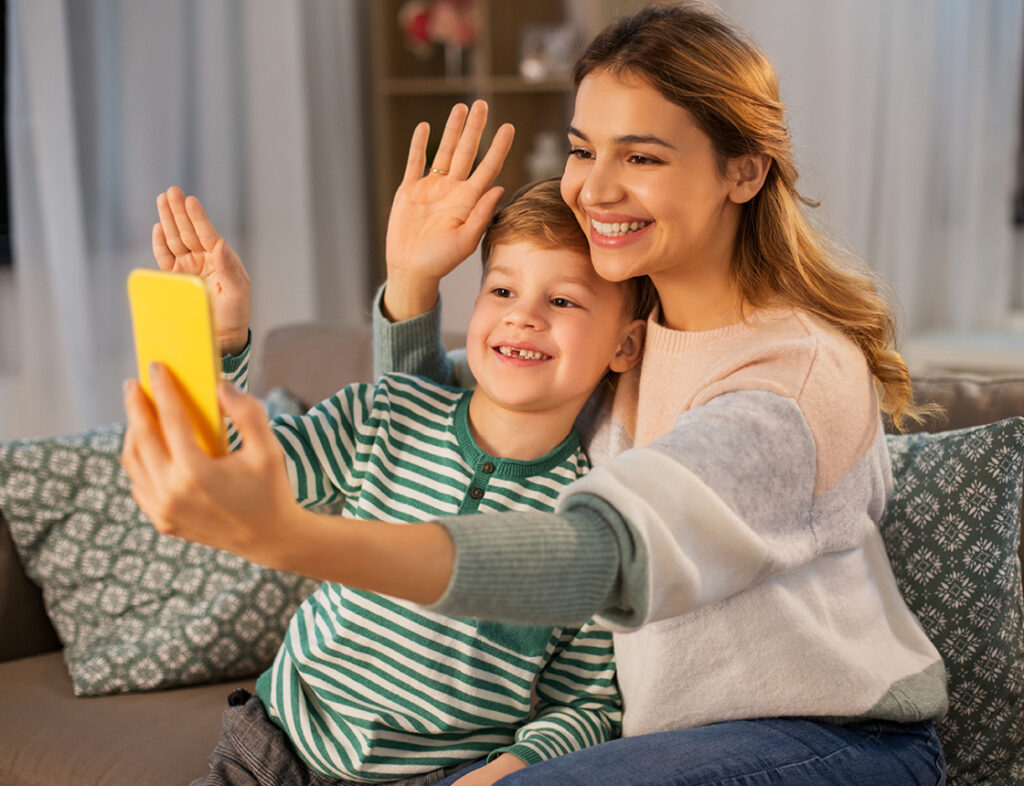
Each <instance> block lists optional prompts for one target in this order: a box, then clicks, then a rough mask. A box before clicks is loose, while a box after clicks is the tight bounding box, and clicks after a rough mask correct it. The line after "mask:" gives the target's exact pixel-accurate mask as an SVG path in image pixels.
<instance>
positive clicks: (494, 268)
mask: <svg viewBox="0 0 1024 786" xmlns="http://www.w3.org/2000/svg"><path fill="white" fill-rule="evenodd" d="M492 273H496V274H498V275H505V276H511V275H513V274H514V273H515V269H514V268H513V267H512V266H510V265H507V264H506V265H491V266H489V267H488V268H487V272H486V273H485V274H484V280H485V281H486V280H487V277H488V276H490V275H491V274H492ZM559 283H563V284H578V285H579V286H581V287H584V288H585V289H586V290H587V291H588V292H591V293H592V292H594V291H595V290H594V287H593V286H592V285H591V283H590V282H589V281H587V279H585V278H581V277H579V276H564V277H562V278H561V279H560V281H559Z"/></svg>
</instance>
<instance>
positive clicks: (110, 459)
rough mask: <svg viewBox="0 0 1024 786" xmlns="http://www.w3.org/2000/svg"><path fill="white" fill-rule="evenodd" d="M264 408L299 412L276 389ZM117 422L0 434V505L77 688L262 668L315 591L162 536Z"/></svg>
mask: <svg viewBox="0 0 1024 786" xmlns="http://www.w3.org/2000/svg"><path fill="white" fill-rule="evenodd" d="M264 403H265V405H268V411H272V412H274V413H277V412H279V411H295V410H296V405H295V404H294V403H293V402H289V401H287V400H286V398H285V397H283V396H282V394H280V393H275V394H274V396H273V397H271V398H269V399H268V400H265V402H264ZM123 436H124V426H123V425H115V426H109V427H106V428H100V429H94V430H90V431H86V432H82V433H80V434H74V435H70V436H64V437H56V438H42V439H27V440H21V441H17V442H8V443H0V509H2V510H3V514H4V517H5V518H6V519H7V521H8V522H9V524H10V529H11V535H12V537H13V539H14V543H15V545H16V547H17V549H18V553H19V556H20V558H21V561H22V564H23V565H24V567H25V571H26V573H27V574H28V576H29V578H30V579H31V580H32V581H34V582H35V583H36V584H37V585H39V586H40V587H41V588H42V589H43V599H44V602H45V605H46V610H47V612H48V614H49V615H50V619H51V621H52V622H53V625H54V628H55V629H56V631H57V635H58V636H59V637H60V640H61V642H62V643H63V644H64V659H65V661H66V663H67V666H68V671H69V672H70V674H71V679H72V683H73V685H74V691H75V694H76V695H79V696H91V695H99V694H105V693H117V692H124V691H134V690H152V689H156V688H166V687H170V686H176V685H189V684H196V683H201V682H214V681H220V680H226V679H235V678H240V677H246V676H250V675H253V674H256V673H258V672H260V671H262V670H263V669H264V668H266V667H267V666H268V665H269V664H270V662H271V661H272V659H273V657H274V655H275V654H276V652H277V648H278V647H279V645H280V643H281V640H282V638H283V637H284V633H285V630H286V628H287V624H288V621H289V619H290V618H291V615H292V613H293V612H294V610H295V609H296V608H297V606H298V605H299V603H301V602H302V601H303V600H304V599H305V598H306V597H307V596H308V595H310V594H311V593H312V592H313V591H314V590H315V589H316V587H317V586H318V582H316V581H313V580H311V579H306V578H302V577H299V576H295V575H293V574H290V573H282V572H279V571H273V570H270V569H268V568H264V567H262V566H259V565H254V564H252V563H249V562H246V561H245V560H243V559H242V558H240V557H237V556H235V555H233V554H229V553H227V552H224V551H218V550H216V549H212V548H209V547H207V546H201V545H199V544H196V543H189V542H187V541H184V540H180V539H178V538H173V537H170V536H166V535H160V534H159V533H157V531H156V530H155V529H153V527H152V526H151V525H150V524H149V522H148V521H147V519H146V518H145V516H144V515H143V513H142V512H141V511H140V510H139V508H138V506H137V505H136V504H135V501H134V500H133V499H132V498H131V496H130V495H129V493H128V492H129V482H128V478H127V475H126V474H125V473H124V471H123V470H122V469H121V465H120V451H121V441H122V437H123Z"/></svg>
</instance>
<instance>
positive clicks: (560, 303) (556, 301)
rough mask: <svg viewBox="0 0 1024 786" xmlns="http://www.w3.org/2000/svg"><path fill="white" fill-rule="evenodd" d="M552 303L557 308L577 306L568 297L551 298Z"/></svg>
mask: <svg viewBox="0 0 1024 786" xmlns="http://www.w3.org/2000/svg"><path fill="white" fill-rule="evenodd" d="M551 305H553V306H554V307H555V308H574V307H575V306H576V304H575V303H573V302H572V301H571V300H569V298H566V297H554V298H551Z"/></svg>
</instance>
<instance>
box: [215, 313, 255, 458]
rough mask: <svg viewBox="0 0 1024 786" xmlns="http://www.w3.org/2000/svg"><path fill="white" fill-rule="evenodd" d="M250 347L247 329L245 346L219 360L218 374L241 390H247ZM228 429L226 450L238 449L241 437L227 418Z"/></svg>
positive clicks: (250, 336) (250, 335) (250, 337)
mask: <svg viewBox="0 0 1024 786" xmlns="http://www.w3.org/2000/svg"><path fill="white" fill-rule="evenodd" d="M251 347H252V331H251V330H250V331H249V336H248V338H247V339H246V341H245V347H244V348H243V349H242V351H241V352H239V353H238V354H237V355H224V356H223V357H222V358H221V361H220V375H221V378H222V379H226V380H227V381H228V382H230V383H231V384H232V385H234V386H235V387H236V388H238V389H239V390H241V391H242V392H247V391H248V390H249V358H250V357H251V355H252V353H251V352H250V348H251ZM227 431H228V450H238V448H239V446H240V445H241V444H242V439H241V437H239V436H238V431H237V430H236V429H235V426H234V424H233V423H232V422H231V421H230V420H228V422H227Z"/></svg>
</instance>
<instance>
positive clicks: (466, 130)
mask: <svg viewBox="0 0 1024 786" xmlns="http://www.w3.org/2000/svg"><path fill="white" fill-rule="evenodd" d="M486 125H487V102H486V101H482V100H479V99H478V100H476V101H474V102H473V106H471V107H470V109H469V114H468V115H467V116H466V122H465V125H464V126H463V127H462V129H461V133H460V134H459V137H458V143H457V144H456V145H455V152H454V155H452V157H451V160H450V163H449V165H448V167H447V169H448V172H449V174H450V175H451V176H452V177H455V178H458V179H460V180H465V179H466V177H468V176H469V173H470V171H471V170H472V169H473V162H474V161H475V160H476V151H477V150H478V149H479V147H480V137H481V136H483V133H484V127H485V126H486Z"/></svg>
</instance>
